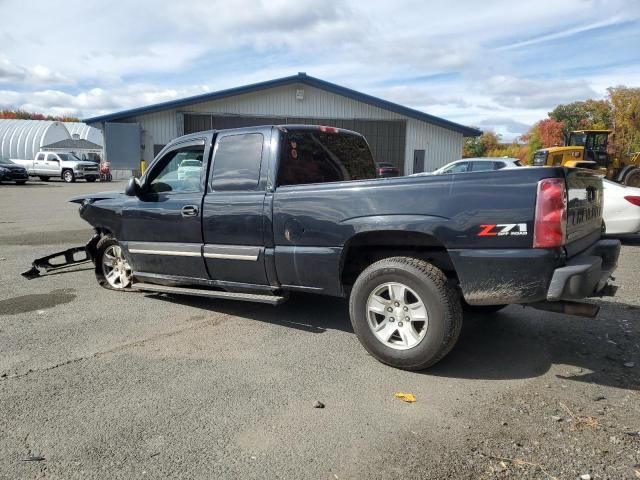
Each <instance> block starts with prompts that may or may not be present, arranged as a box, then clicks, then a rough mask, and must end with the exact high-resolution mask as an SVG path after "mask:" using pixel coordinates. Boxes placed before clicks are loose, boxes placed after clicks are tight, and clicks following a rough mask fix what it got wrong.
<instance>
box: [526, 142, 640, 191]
mask: <svg viewBox="0 0 640 480" xmlns="http://www.w3.org/2000/svg"><path fill="white" fill-rule="evenodd" d="M610 134H611V130H576V131H573V132H571V134H570V135H569V136H568V138H567V139H566V141H565V146H564V147H550V148H543V149H541V150H538V151H536V153H535V154H534V155H533V162H532V165H533V166H537V167H540V166H549V167H557V166H563V167H579V168H591V169H595V170H600V171H601V172H602V173H603V174H604V175H605V176H606V177H607V178H608V179H609V180H612V181H614V182H618V183H622V184H623V185H629V186H630V187H640V152H635V153H631V154H627V155H624V156H623V157H622V158H614V157H613V156H612V155H610V154H609V152H608V151H607V146H608V144H609V135H610Z"/></svg>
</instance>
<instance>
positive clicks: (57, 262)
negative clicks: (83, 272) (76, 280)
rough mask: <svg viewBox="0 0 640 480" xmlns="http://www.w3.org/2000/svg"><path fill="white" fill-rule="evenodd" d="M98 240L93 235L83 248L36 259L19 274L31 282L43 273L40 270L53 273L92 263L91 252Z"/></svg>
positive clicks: (97, 236)
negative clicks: (27, 268)
mask: <svg viewBox="0 0 640 480" xmlns="http://www.w3.org/2000/svg"><path fill="white" fill-rule="evenodd" d="M99 239H100V236H99V235H94V236H93V237H92V238H91V240H89V242H88V243H87V244H86V245H85V246H84V247H73V248H68V249H67V250H64V251H62V252H57V253H52V254H51V255H47V256H46V257H42V258H36V259H35V260H34V261H33V263H32V264H31V268H30V269H29V270H27V271H26V272H23V273H21V275H22V276H23V277H24V278H26V279H28V280H32V279H34V278H38V277H39V276H40V275H41V274H42V273H43V272H42V270H44V271H45V272H53V271H55V270H61V269H63V268H69V267H72V266H74V265H79V264H81V263H86V262H91V261H93V252H94V250H95V246H96V243H98V240H99Z"/></svg>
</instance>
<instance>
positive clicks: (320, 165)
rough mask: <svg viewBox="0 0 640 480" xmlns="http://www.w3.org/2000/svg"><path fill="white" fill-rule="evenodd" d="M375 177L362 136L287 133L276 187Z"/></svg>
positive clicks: (367, 148) (317, 132)
mask: <svg viewBox="0 0 640 480" xmlns="http://www.w3.org/2000/svg"><path fill="white" fill-rule="evenodd" d="M376 177H377V174H376V166H375V163H374V161H373V157H372V156H371V151H370V150H369V146H368V145H367V142H366V141H365V139H364V138H363V137H361V136H358V135H350V134H344V133H325V132H320V131H290V132H288V133H287V134H286V136H285V139H284V144H283V149H282V153H281V156H280V168H279V171H278V185H300V184H308V183H327V182H340V181H344V180H367V179H372V178H376Z"/></svg>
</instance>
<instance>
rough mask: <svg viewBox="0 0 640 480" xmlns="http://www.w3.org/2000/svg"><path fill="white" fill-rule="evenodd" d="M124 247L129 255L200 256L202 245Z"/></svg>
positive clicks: (141, 245) (163, 243) (151, 244)
mask: <svg viewBox="0 0 640 480" xmlns="http://www.w3.org/2000/svg"><path fill="white" fill-rule="evenodd" d="M125 246H126V247H127V250H128V251H129V253H137V254H140V255H171V256H176V257H201V256H202V244H199V243H170V242H128V243H127V244H126V245H125Z"/></svg>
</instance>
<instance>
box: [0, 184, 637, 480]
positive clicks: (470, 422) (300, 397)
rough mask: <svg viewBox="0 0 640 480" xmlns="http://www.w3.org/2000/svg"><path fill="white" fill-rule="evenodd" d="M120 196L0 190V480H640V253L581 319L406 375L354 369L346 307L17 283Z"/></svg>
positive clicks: (497, 327) (56, 277)
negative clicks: (90, 203)
mask: <svg viewBox="0 0 640 480" xmlns="http://www.w3.org/2000/svg"><path fill="white" fill-rule="evenodd" d="M123 188H124V183H122V182H117V183H116V182H114V183H109V184H101V183H95V184H89V183H84V182H77V183H75V184H64V183H62V182H48V183H43V182H37V181H34V182H30V183H29V184H27V185H25V186H13V185H5V184H3V185H0V478H2V479H5V478H6V479H19V478H40V477H43V478H64V479H72V478H77V479H93V478H95V479H104V478H110V479H112V478H126V479H130V478H249V479H250V478H256V479H262V478H287V479H288V478H296V479H301V478H304V479H306V478H310V479H346V478H400V477H402V478H550V477H546V476H545V474H543V473H542V472H543V471H545V472H548V473H549V475H550V476H552V477H556V478H576V477H577V476H578V475H580V474H584V473H588V472H591V474H592V475H594V477H593V478H634V477H633V475H634V469H637V470H638V471H639V473H638V477H640V433H638V435H637V437H634V436H633V435H632V434H630V433H629V432H640V401H639V400H640V396H639V393H638V391H639V389H640V376H639V374H638V372H639V371H640V370H639V368H640V347H639V345H638V343H639V340H638V331H639V330H640V329H639V327H638V323H639V320H640V295H639V294H638V293H639V292H640V274H639V273H638V272H639V271H640V240H639V239H637V238H635V239H633V238H632V239H629V240H627V241H626V244H625V246H624V247H623V252H622V257H621V262H620V266H619V269H618V271H617V273H616V283H617V284H618V285H620V287H621V288H620V290H619V291H618V295H617V296H616V297H615V298H609V299H602V300H598V301H597V303H599V304H600V305H601V306H602V310H601V313H600V315H599V318H598V319H595V320H587V319H582V318H577V317H568V316H562V315H556V314H552V313H546V312H542V311H537V310H532V309H530V308H526V309H525V308H522V307H518V306H510V307H508V308H506V309H505V310H504V311H502V312H500V313H498V314H495V315H491V316H488V317H482V316H467V317H465V325H464V329H463V333H462V337H461V339H460V342H459V343H458V345H457V346H456V347H455V349H454V350H453V351H452V353H451V354H450V355H449V356H448V357H447V358H446V359H444V360H443V361H442V362H441V363H440V364H438V365H437V366H435V367H434V368H432V369H430V370H427V371H425V372H420V373H411V372H404V371H401V370H396V369H393V368H390V367H387V366H385V365H382V364H381V363H379V362H377V361H376V360H375V359H373V358H372V357H371V356H369V355H368V354H367V353H366V351H365V350H364V349H363V348H362V347H361V346H360V344H359V343H358V340H357V338H356V337H355V335H354V334H353V331H352V329H351V326H350V324H349V319H348V311H347V303H346V301H345V300H340V299H334V298H328V297H318V296H310V295H294V296H292V298H291V299H290V300H289V302H287V303H285V304H284V305H282V306H280V307H272V306H268V305H262V304H250V303H243V302H231V301H223V300H208V299H202V298H189V297H179V296H165V295H156V294H142V293H120V292H112V291H108V290H105V289H102V288H101V287H100V286H99V285H98V284H97V283H96V281H95V277H94V273H93V270H92V266H91V265H90V264H84V265H79V266H77V267H75V268H74V269H73V270H71V271H65V272H57V273H53V274H50V275H46V276H43V277H41V278H37V279H34V280H26V279H24V278H22V277H21V276H20V272H22V271H24V270H26V269H28V268H29V266H30V262H31V261H32V260H33V259H34V258H36V257H39V256H43V255H46V254H49V253H52V252H55V251H58V250H62V249H65V248H68V247H72V246H78V245H82V244H83V243H84V242H85V241H86V240H87V239H88V238H89V237H90V235H91V229H90V227H89V226H88V225H87V224H86V223H84V221H83V220H81V219H80V218H79V216H78V214H77V208H78V206H77V205H75V204H71V203H68V202H67V199H68V198H69V197H72V196H74V195H78V194H81V193H83V192H89V191H99V190H122V189H123ZM396 392H406V393H412V394H414V395H415V396H416V398H417V401H416V402H415V403H413V404H409V403H405V402H403V401H401V400H398V399H397V398H395V397H394V393H396ZM599 397H604V398H599ZM315 401H320V402H322V403H323V404H324V405H325V408H314V406H313V404H314V402H315ZM524 405H526V407H525V406H524ZM563 405H564V406H563ZM565 407H567V409H568V411H569V412H571V414H570V413H567V410H566V409H565ZM522 412H525V413H522ZM600 412H604V413H602V414H600ZM557 416H560V417H561V420H556V419H555V418H556V417H557ZM587 417H592V418H595V419H596V423H595V424H593V422H592V424H590V425H587V426H583V427H584V428H583V427H580V425H582V424H581V423H580V419H581V418H587ZM585 422H586V420H585ZM611 437H613V438H616V439H621V440H620V441H619V442H618V443H615V442H613V443H612V441H611ZM576 439H577V440H576ZM576 441H577V442H578V443H576V445H578V444H579V445H582V444H581V443H580V442H583V443H584V446H583V448H582V449H581V450H580V452H582V453H577V452H576V451H574V450H572V449H573V448H574V446H573V445H574V443H575V442H576ZM572 442H573V443H572ZM518 445H519V446H518ZM603 445H604V446H603ZM607 445H608V446H609V447H608V448H605V447H606V446H607ZM575 448H579V447H575ZM565 456H566V458H567V460H566V462H564V464H563V463H562V461H561V460H562V458H563V457H565ZM518 459H521V461H522V462H525V463H518V461H516V460H518ZM540 469H542V470H540ZM509 475H513V476H509Z"/></svg>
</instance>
